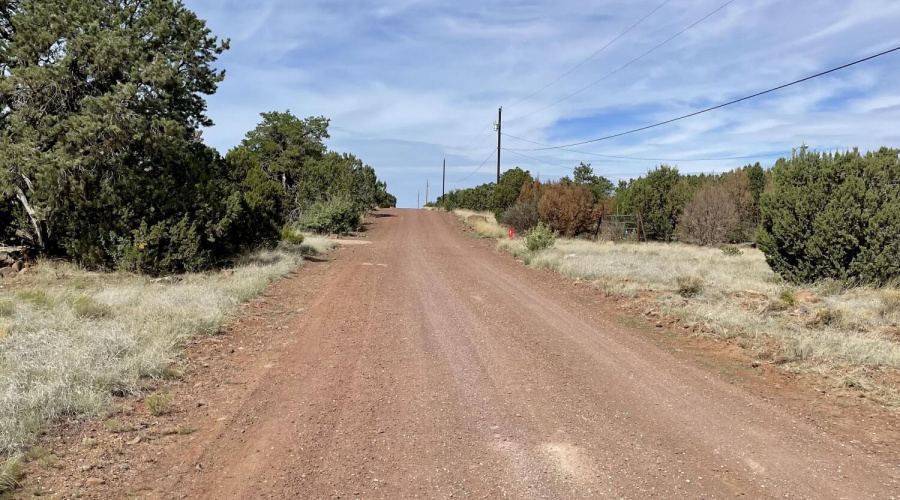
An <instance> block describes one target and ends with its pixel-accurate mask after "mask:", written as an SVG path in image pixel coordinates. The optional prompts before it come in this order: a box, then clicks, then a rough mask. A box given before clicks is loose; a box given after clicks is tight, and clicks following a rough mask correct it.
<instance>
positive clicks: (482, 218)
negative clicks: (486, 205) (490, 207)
mask: <svg viewBox="0 0 900 500" xmlns="http://www.w3.org/2000/svg"><path fill="white" fill-rule="evenodd" d="M453 213H454V214H455V215H456V216H457V217H459V218H460V219H462V220H463V222H465V223H466V225H468V226H469V227H471V228H472V230H474V231H475V235H476V236H478V237H479V238H503V237H504V236H506V235H507V234H508V232H509V230H508V229H507V228H505V227H503V226H502V225H500V224H499V223H498V222H497V218H496V217H494V214H492V213H490V212H475V211H472V210H463V209H457V210H454V211H453Z"/></svg>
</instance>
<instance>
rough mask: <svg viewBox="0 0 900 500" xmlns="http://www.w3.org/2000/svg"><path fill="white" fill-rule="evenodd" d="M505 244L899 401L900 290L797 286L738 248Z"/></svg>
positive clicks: (545, 264)
mask: <svg viewBox="0 0 900 500" xmlns="http://www.w3.org/2000/svg"><path fill="white" fill-rule="evenodd" d="M498 248H499V249H502V250H505V251H508V252H509V253H511V254H512V255H514V256H516V257H517V258H521V259H523V260H524V261H525V262H526V263H527V264H528V265H530V266H532V267H539V268H549V269H553V270H556V271H557V272H559V273H560V274H562V275H564V276H567V277H569V278H573V279H583V280H589V281H593V282H594V283H595V284H596V286H598V287H600V288H601V289H603V290H605V291H607V292H608V293H612V294H617V295H626V296H631V297H637V296H638V295H642V294H644V295H646V292H652V293H651V294H650V296H651V297H652V298H650V299H647V300H652V301H654V302H655V306H656V307H658V308H659V310H660V312H662V313H663V314H667V315H668V314H671V315H674V316H677V317H680V318H681V319H682V320H684V321H686V322H687V323H689V324H694V325H698V326H702V327H703V328H702V330H703V331H708V334H709V335H714V336H722V337H741V338H742V341H741V343H742V345H744V346H746V347H747V348H748V349H750V350H751V352H753V353H755V354H756V355H758V356H759V357H761V358H762V359H767V360H770V361H771V362H773V363H779V364H782V365H784V366H785V368H786V369H788V370H791V371H810V372H817V373H826V374H829V376H830V378H831V379H834V380H840V379H842V377H847V376H851V375H848V374H852V379H853V381H854V382H853V384H852V385H850V384H844V386H846V387H854V388H856V389H859V390H865V392H866V393H867V394H870V395H873V397H878V398H879V399H880V400H881V401H883V402H885V403H889V404H896V405H900V395H898V392H897V390H896V388H894V387H890V386H885V385H883V384H882V383H881V382H879V381H880V380H889V379H890V378H891V377H886V376H883V375H884V373H885V371H886V370H900V329H898V326H900V291H898V290H897V289H896V288H895V287H884V288H873V287H870V286H851V285H850V284H846V283H839V282H833V281H829V282H823V283H820V284H816V285H811V286H807V287H796V286H793V285H791V284H788V283H786V282H784V281H782V280H781V279H780V278H779V277H778V276H777V275H776V274H775V273H774V272H772V270H771V269H770V268H769V266H768V265H767V264H766V262H765V257H764V256H763V254H762V252H760V251H759V250H756V249H743V253H742V254H739V255H738V254H734V253H728V254H726V253H723V252H722V251H721V250H719V249H715V248H704V247H696V246H690V245H684V244H663V243H642V244H609V243H596V242H592V241H586V240H574V239H560V240H558V241H557V243H556V246H555V247H553V248H551V249H548V250H544V251H542V252H538V253H532V252H529V251H528V249H527V248H525V244H524V242H523V241H521V240H501V241H500V242H498ZM688 277H690V278H688ZM695 285H698V286H695ZM773 345H774V346H775V347H774V348H773V347H772V346H773ZM773 349H774V350H773ZM865 388H867V389H865Z"/></svg>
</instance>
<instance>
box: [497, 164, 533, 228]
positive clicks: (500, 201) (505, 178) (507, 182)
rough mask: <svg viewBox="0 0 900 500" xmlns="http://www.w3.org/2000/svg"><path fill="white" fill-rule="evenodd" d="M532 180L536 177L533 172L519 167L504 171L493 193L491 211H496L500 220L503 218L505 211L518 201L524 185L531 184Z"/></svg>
mask: <svg viewBox="0 0 900 500" xmlns="http://www.w3.org/2000/svg"><path fill="white" fill-rule="evenodd" d="M532 181H534V179H533V178H532V177H531V173H530V172H528V171H527V170H522V169H521V168H519V167H516V168H513V169H510V170H507V171H506V172H503V175H501V176H500V183H499V184H497V187H496V188H494V192H493V193H492V194H491V211H493V212H494V215H495V216H496V217H497V220H498V221H501V220H503V212H504V211H506V209H507V208H509V207H511V206H513V205H514V204H515V203H516V199H518V198H519V194H520V193H521V192H522V186H524V185H525V184H530V183H531V182H532Z"/></svg>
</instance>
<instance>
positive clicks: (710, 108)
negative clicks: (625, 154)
mask: <svg viewBox="0 0 900 500" xmlns="http://www.w3.org/2000/svg"><path fill="white" fill-rule="evenodd" d="M898 50H900V46H898V47H894V48H893V49H889V50H885V51H884V52H879V53H877V54H874V55H871V56H868V57H865V58H862V59H858V60H856V61H853V62H850V63H847V64H843V65H841V66H838V67H836V68H832V69H829V70H827V71H822V72H821V73H816V74H815V75H810V76H807V77H806V78H801V79H799V80H794V81H793V82H790V83H785V84H784V85H779V86H778V87H774V88H771V89H768V90H763V91H762V92H757V93H755V94H751V95H748V96H745V97H741V98H740V99H734V100H733V101H728V102H726V103H722V104H719V105H716V106H712V107H709V108H706V109H701V110H700V111H695V112H693V113H688V114H686V115H682V116H679V117H677V118H672V119H669V120H666V121H662V122H659V123H654V124H653V125H646V126H644V127H639V128H636V129H631V130H627V131H625V132H619V133H618V134H612V135H607V136H605V137H598V138H597V139H590V140H587V141H581V142H573V143H571V144H562V145H559V146H548V147H545V148H536V149H534V151H543V150H547V149H564V148H569V147H572V146H580V145H582V144H589V143H592V142H599V141H605V140H607V139H613V138H615V137H621V136H623V135H628V134H633V133H635V132H641V131H643V130H647V129H651V128H655V127H659V126H661V125H667V124H669V123H672V122H677V121H679V120H684V119H685V118H691V117H693V116H697V115H702V114H703V113H708V112H710V111H713V110H716V109H719V108H724V107H726V106H731V105H732V104H737V103H739V102H743V101H747V100H750V99H753V98H755V97H759V96H762V95H765V94H769V93H772V92H776V91H778V90H782V89H785V88H787V87H790V86H792V85H797V84H798V83H803V82H806V81H809V80H812V79H814V78H818V77H820V76H825V75H827V74H830V73H834V72H836V71H840V70H842V69H846V68H849V67H851V66H855V65H857V64H861V63H864V62H866V61H871V60H872V59H875V58H877V57H881V56H885V55H887V54H890V53H892V52H897V51H898Z"/></svg>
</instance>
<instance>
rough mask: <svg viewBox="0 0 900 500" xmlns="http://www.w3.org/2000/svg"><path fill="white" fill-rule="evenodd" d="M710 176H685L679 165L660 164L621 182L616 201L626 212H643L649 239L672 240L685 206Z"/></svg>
mask: <svg viewBox="0 0 900 500" xmlns="http://www.w3.org/2000/svg"><path fill="white" fill-rule="evenodd" d="M705 180H706V178H705V177H702V176H683V175H681V174H680V173H679V172H678V169H677V168H675V167H670V166H668V165H660V166H659V167H657V168H655V169H653V170H651V171H650V172H648V173H647V175H646V176H644V177H640V178H638V179H634V180H631V181H629V182H628V183H622V182H620V183H619V188H618V189H617V190H616V203H617V204H618V206H619V210H620V211H621V213H623V214H633V215H636V214H638V212H640V214H641V216H642V218H643V221H644V233H645V234H646V236H647V238H648V239H651V240H657V241H672V240H673V239H675V235H676V228H677V227H678V224H679V222H680V221H681V217H682V214H683V212H684V207H685V205H686V204H687V203H688V201H690V200H691V199H692V198H693V197H694V191H695V189H696V188H697V187H699V186H700V185H701V184H702V183H703V182H705Z"/></svg>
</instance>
